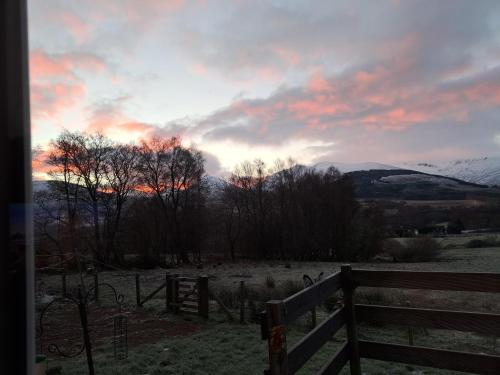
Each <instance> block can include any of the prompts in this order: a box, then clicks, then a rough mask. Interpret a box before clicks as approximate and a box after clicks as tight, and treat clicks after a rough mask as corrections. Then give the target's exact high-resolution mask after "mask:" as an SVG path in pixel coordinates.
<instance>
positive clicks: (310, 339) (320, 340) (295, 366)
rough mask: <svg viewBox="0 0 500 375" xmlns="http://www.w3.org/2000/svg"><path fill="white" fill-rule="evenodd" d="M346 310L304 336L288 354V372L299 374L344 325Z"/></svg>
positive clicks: (335, 314)
mask: <svg viewBox="0 0 500 375" xmlns="http://www.w3.org/2000/svg"><path fill="white" fill-rule="evenodd" d="M344 323H345V320H344V309H343V308H342V309H339V310H337V311H335V312H334V313H333V314H331V315H330V316H329V317H328V319H326V320H325V321H323V323H321V324H320V325H319V326H317V327H316V328H315V329H313V330H312V331H311V332H309V333H308V334H307V335H306V336H304V337H303V338H302V339H301V340H300V341H299V342H298V343H297V344H295V346H294V347H293V348H292V349H291V350H290V351H289V352H288V371H289V373H290V374H294V373H295V372H297V371H298V370H299V369H300V368H301V367H302V366H303V365H304V364H305V363H306V362H307V361H308V360H309V358H311V357H312V356H313V355H314V354H315V353H316V352H317V351H318V350H319V349H320V348H321V347H322V346H323V345H324V344H325V343H326V342H327V341H328V340H330V339H331V338H332V337H333V335H335V333H337V331H338V330H339V329H340V328H341V327H342V326H343V325H344Z"/></svg>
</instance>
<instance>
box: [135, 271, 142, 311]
mask: <svg viewBox="0 0 500 375" xmlns="http://www.w3.org/2000/svg"><path fill="white" fill-rule="evenodd" d="M135 301H136V303H137V306H141V282H140V280H139V274H138V273H136V274H135Z"/></svg>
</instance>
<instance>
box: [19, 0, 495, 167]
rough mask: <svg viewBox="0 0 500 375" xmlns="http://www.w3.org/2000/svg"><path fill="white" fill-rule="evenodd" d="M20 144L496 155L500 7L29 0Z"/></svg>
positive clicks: (314, 156)
mask: <svg viewBox="0 0 500 375" xmlns="http://www.w3.org/2000/svg"><path fill="white" fill-rule="evenodd" d="M28 4H29V33H30V36H29V41H30V76H31V111H32V129H33V130H32V132H33V141H32V143H33V145H34V146H37V145H39V146H41V147H42V148H44V147H46V146H47V144H48V142H49V141H50V139H53V138H55V137H56V136H57V135H58V134H59V132H60V131H61V130H62V129H63V128H66V129H69V130H81V131H96V130H99V131H102V132H104V133H105V134H107V135H109V136H110V137H111V138H112V139H114V140H116V141H121V142H137V141H138V140H139V139H141V138H149V137H151V136H153V135H167V136H169V135H180V136H181V137H182V139H183V141H184V143H185V144H187V145H191V146H194V147H197V148H198V149H200V150H202V151H203V152H204V155H205V157H206V159H207V172H208V173H210V174H214V175H221V174H223V173H224V171H227V170H230V169H231V168H232V167H233V166H234V165H235V164H236V163H238V162H241V161H242V160H246V159H249V160H252V159H254V158H256V157H260V158H262V159H264V160H265V161H267V162H271V161H272V160H274V159H276V158H277V157H281V158H286V157H289V156H291V157H293V158H294V159H296V160H297V161H298V162H301V163H305V164H312V163H316V162H320V161H339V162H362V161H374V162H383V163H388V164H395V163H400V162H403V161H427V162H432V161H443V160H451V159H458V158H469V157H482V156H500V1H498V0H495V1H442V0H441V1H403V0H401V1H396V0H387V1H369V0H366V1H316V2H314V1H291V0H282V1H266V2H264V1H257V0H231V1H210V0H206V1H203V0H193V1H181V0H175V1H167V0H164V1H160V0H158V1H154V0H137V1H134V0H122V1H118V0H113V1H112V0H105V1H104V0H86V1H84V0H74V1H70V0H67V1H64V0H59V1H57V0H50V1H49V0H28Z"/></svg>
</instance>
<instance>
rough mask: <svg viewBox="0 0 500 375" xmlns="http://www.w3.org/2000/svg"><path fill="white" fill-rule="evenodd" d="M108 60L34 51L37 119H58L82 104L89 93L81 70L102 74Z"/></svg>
mask: <svg viewBox="0 0 500 375" xmlns="http://www.w3.org/2000/svg"><path fill="white" fill-rule="evenodd" d="M105 69H106V65H105V62H104V60H102V59H101V58H100V57H98V56H97V55H94V54H90V53H63V54H48V53H46V52H45V51H43V50H40V49H36V50H33V51H31V52H30V94H31V108H32V116H33V119H34V120H35V123H36V120H38V119H40V118H54V117H55V116H57V114H58V113H59V112H62V111H64V110H67V109H68V108H70V107H72V106H74V105H75V104H77V103H78V102H80V101H82V100H83V99H84V97H85V93H86V84H85V81H84V80H83V79H82V78H80V76H79V72H80V71H87V72H93V73H99V72H102V71H104V70H105Z"/></svg>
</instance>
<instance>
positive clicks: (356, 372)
mask: <svg viewBox="0 0 500 375" xmlns="http://www.w3.org/2000/svg"><path fill="white" fill-rule="evenodd" d="M340 272H341V279H342V292H343V294H344V310H345V313H344V316H345V322H346V331H347V342H348V343H349V367H350V369H351V375H361V362H360V359H359V349H358V325H357V323H356V314H355V310H354V290H355V285H354V283H353V279H352V269H351V266H350V265H343V266H341V267H340Z"/></svg>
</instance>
